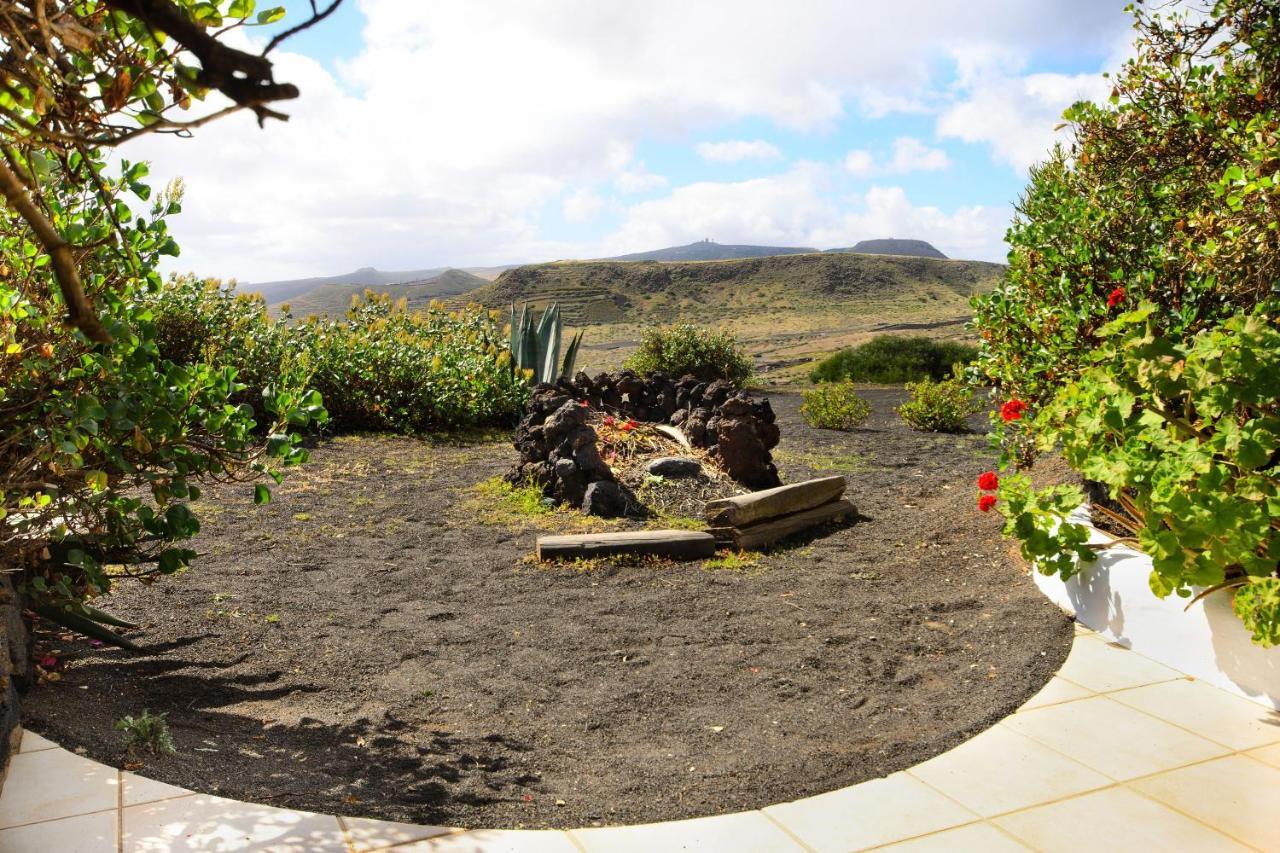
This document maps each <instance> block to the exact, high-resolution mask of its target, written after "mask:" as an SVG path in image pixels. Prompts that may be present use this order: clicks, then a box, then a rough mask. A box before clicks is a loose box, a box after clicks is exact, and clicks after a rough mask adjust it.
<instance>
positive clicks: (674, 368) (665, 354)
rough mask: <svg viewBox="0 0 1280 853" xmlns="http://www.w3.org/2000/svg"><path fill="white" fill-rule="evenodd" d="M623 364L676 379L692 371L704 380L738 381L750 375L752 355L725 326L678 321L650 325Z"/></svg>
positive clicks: (642, 371)
mask: <svg viewBox="0 0 1280 853" xmlns="http://www.w3.org/2000/svg"><path fill="white" fill-rule="evenodd" d="M624 366H625V367H628V368H630V369H631V370H634V371H636V372H637V373H639V374H642V375H646V376H647V375H649V374H651V373H665V374H666V375H668V376H670V377H672V378H675V379H678V378H680V377H681V376H686V375H690V374H692V375H693V376H696V377H698V378H699V379H702V380H704V381H707V382H710V381H712V380H715V379H726V380H728V381H730V382H732V383H733V384H735V385H741V384H742V383H743V382H746V381H747V380H748V379H750V378H751V374H752V373H753V372H754V368H753V367H752V364H751V356H749V355H747V353H746V351H745V350H743V349H742V347H741V346H740V345H739V344H738V339H737V338H736V337H735V336H734V334H733V333H732V332H730V331H729V330H727V329H720V330H715V329H708V328H705V327H702V326H694V325H692V324H690V323H680V324H678V325H675V326H671V327H668V328H665V329H649V330H647V331H646V332H645V333H644V335H643V336H642V337H641V339H640V348H639V349H638V350H636V351H635V352H634V353H632V354H631V356H630V357H629V358H628V359H627V361H626V364H625V365H624Z"/></svg>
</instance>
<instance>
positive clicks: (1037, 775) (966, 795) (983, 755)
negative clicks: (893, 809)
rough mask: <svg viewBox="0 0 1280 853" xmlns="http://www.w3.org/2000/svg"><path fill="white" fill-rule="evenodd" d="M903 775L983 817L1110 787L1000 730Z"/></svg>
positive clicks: (1094, 775)
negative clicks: (926, 784) (912, 777)
mask: <svg viewBox="0 0 1280 853" xmlns="http://www.w3.org/2000/svg"><path fill="white" fill-rule="evenodd" d="M908 772H909V773H910V774H911V775H912V776H915V777H916V778H918V779H921V780H923V781H924V782H927V783H928V784H929V785H931V786H932V787H934V788H937V789H938V790H939V791H941V792H942V793H944V794H946V795H947V796H948V797H950V798H951V799H953V800H955V801H957V802H958V803H960V804H961V805H962V806H965V807H966V808H969V809H972V810H973V811H975V812H977V813H978V814H980V815H983V816H984V817H990V816H991V815H996V814H1001V813H1003V812H1011V811H1014V810H1015V809H1022V808H1027V807H1028V806H1034V805H1036V804H1037V803H1046V802H1049V801H1050V800H1060V799H1062V798H1064V797H1070V796H1072V795H1074V794H1082V793H1084V792H1085V791H1089V790H1092V789H1094V788H1104V787H1106V786H1107V785H1110V784H1112V780H1111V779H1109V778H1108V777H1106V776H1103V775H1102V774H1101V773H1098V772H1096V771H1093V770H1090V769H1089V768H1088V767H1085V766H1084V765H1083V764H1078V763H1076V762H1075V761H1072V760H1071V759H1069V758H1067V757H1065V756H1063V755H1060V754H1059V753H1057V752H1054V751H1053V750H1052V749H1050V748H1049V747H1047V746H1045V745H1043V744H1041V743H1039V742H1038V741H1034V740H1032V739H1031V738H1029V737H1026V736H1024V735H1020V734H1018V733H1017V732H1014V731H1012V730H1010V729H1007V728H1004V727H1003V726H996V727H995V728H991V729H987V730H986V731H985V732H983V733H982V734H980V735H978V736H977V737H975V738H972V739H971V740H968V741H966V742H965V743H962V744H960V745H959V746H957V747H956V748H955V749H953V750H951V751H950V752H945V753H943V754H942V755H939V756H938V757H937V758H932V759H930V760H928V761H926V762H925V763H923V764H920V765H917V766H915V767H913V768H911V770H910V771H908Z"/></svg>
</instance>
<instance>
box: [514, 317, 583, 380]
mask: <svg viewBox="0 0 1280 853" xmlns="http://www.w3.org/2000/svg"><path fill="white" fill-rule="evenodd" d="M533 314H534V312H533V311H532V310H530V308H529V304H528V303H525V305H524V307H523V308H521V309H520V316H519V317H517V316H516V306H515V303H512V304H511V363H512V365H513V366H514V367H515V368H518V369H520V370H530V371H533V381H534V382H554V381H555V380H556V379H557V378H559V377H561V376H568V375H569V374H571V373H573V365H574V362H576V361H577V360H578V347H579V346H581V344H582V332H578V333H577V334H576V335H574V336H573V337H572V338H571V339H570V340H569V345H568V346H567V347H565V351H564V361H561V360H560V339H561V335H562V334H563V332H564V323H563V321H562V320H561V318H560V305H559V303H556V302H553V303H551V305H549V306H548V307H547V309H546V310H545V311H543V312H542V317H541V318H539V319H538V321H537V326H536V328H535V326H534V317H533ZM557 366H558V367H559V369H558V370H557Z"/></svg>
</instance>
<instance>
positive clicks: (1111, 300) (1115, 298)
mask: <svg viewBox="0 0 1280 853" xmlns="http://www.w3.org/2000/svg"><path fill="white" fill-rule="evenodd" d="M1123 301H1124V288H1123V287H1117V288H1116V289H1115V290H1113V291H1111V294H1110V295H1109V296H1107V307H1108V308H1115V307H1116V306H1117V305H1119V304H1120V303H1121V302H1123Z"/></svg>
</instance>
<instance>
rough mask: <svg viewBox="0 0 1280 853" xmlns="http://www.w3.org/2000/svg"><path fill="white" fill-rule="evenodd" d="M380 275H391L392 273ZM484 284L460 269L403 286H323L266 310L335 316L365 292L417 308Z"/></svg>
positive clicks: (272, 302)
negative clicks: (286, 309)
mask: <svg viewBox="0 0 1280 853" xmlns="http://www.w3.org/2000/svg"><path fill="white" fill-rule="evenodd" d="M383 275H392V273H384V274H383ZM487 285H489V280H488V279H484V278H481V277H480V276H476V275H472V274H471V273H469V272H465V271H464V270H455V269H450V270H444V271H443V272H438V273H435V274H434V275H433V276H431V277H430V278H427V279H425V280H422V281H409V282H405V283H382V282H370V283H366V282H354V283H345V282H337V283H332V282H330V283H323V284H319V285H316V286H313V287H312V288H310V289H308V290H306V291H305V292H302V293H298V294H296V295H294V296H292V297H284V298H271V297H268V306H267V307H268V308H270V309H271V310H272V311H278V310H279V309H280V308H281V307H282V306H283V305H284V304H288V306H289V310H290V313H292V314H293V316H295V317H298V318H304V317H309V316H311V315H312V314H322V315H327V316H330V317H338V316H341V315H342V314H344V313H346V310H347V309H348V308H350V307H351V300H352V298H353V297H355V296H359V295H361V294H363V293H364V292H365V291H366V290H372V291H375V292H377V293H385V294H387V295H389V296H390V297H391V298H392V299H406V300H408V303H409V307H410V308H421V307H424V306H426V305H427V304H428V303H430V302H431V300H433V299H443V298H445V297H451V296H457V295H459V294H462V293H466V292H467V291H470V290H474V289H475V288H477V287H484V286H487Z"/></svg>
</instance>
